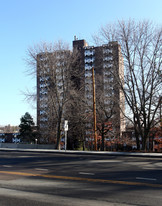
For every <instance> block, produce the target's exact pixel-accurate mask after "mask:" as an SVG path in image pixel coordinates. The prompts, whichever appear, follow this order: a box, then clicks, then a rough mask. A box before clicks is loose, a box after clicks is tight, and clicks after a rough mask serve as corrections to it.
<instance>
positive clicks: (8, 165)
mask: <svg viewBox="0 0 162 206" xmlns="http://www.w3.org/2000/svg"><path fill="white" fill-rule="evenodd" d="M2 166H3V167H12V166H11V165H2Z"/></svg>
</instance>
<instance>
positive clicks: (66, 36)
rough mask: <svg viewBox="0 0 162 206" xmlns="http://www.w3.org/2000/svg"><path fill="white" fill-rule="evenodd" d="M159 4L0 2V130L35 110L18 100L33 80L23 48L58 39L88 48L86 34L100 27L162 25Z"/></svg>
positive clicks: (138, 0) (154, 0)
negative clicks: (142, 22)
mask: <svg viewBox="0 0 162 206" xmlns="http://www.w3.org/2000/svg"><path fill="white" fill-rule="evenodd" d="M161 9H162V1H161V0H132V1H131V0H0V125H8V124H10V125H19V124H20V118H21V116H22V115H24V114H25V112H29V113H30V114H31V115H32V116H33V118H34V120H35V119H36V109H33V107H32V106H31V104H29V103H28V102H26V101H25V100H24V96H23V94H22V93H23V91H26V90H27V89H29V90H33V89H34V87H35V85H36V79H34V78H32V77H31V76H28V75H27V73H26V70H27V69H29V68H28V67H27V65H26V63H25V61H24V59H25V58H26V57H27V56H26V51H27V49H28V47H29V46H32V45H34V44H37V43H40V42H41V41H46V42H54V41H57V40H60V39H62V40H63V41H65V42H67V43H69V45H70V46H71V44H72V41H73V38H74V35H76V36H77V37H78V38H79V39H86V40H87V42H88V43H89V44H90V45H92V44H93V41H92V35H93V34H94V33H95V32H97V31H98V30H99V28H100V27H101V26H102V25H105V24H106V23H110V22H114V21H118V20H120V19H123V20H127V19H129V18H133V19H135V20H137V21H138V20H143V19H148V20H151V21H153V22H155V23H157V24H161V22H162V12H161Z"/></svg>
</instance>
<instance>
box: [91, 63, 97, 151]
mask: <svg viewBox="0 0 162 206" xmlns="http://www.w3.org/2000/svg"><path fill="white" fill-rule="evenodd" d="M92 85H93V124H94V125H93V127H94V150H95V151H97V126H96V94H95V76H94V67H92Z"/></svg>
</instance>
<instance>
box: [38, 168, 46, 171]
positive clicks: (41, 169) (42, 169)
mask: <svg viewBox="0 0 162 206" xmlns="http://www.w3.org/2000/svg"><path fill="white" fill-rule="evenodd" d="M35 170H40V171H48V169H44V168H35Z"/></svg>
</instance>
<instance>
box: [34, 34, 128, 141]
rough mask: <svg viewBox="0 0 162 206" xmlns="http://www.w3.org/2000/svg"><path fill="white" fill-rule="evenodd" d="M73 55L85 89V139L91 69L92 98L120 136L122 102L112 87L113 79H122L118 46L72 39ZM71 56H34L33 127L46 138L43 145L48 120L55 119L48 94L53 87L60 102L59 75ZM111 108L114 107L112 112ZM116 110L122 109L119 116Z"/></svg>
mask: <svg viewBox="0 0 162 206" xmlns="http://www.w3.org/2000/svg"><path fill="white" fill-rule="evenodd" d="M75 51H77V52H78V53H79V61H80V63H79V68H80V70H81V71H82V74H83V76H82V77H80V78H82V80H83V81H84V85H85V86H84V94H83V95H84V97H85V99H86V101H87V107H86V109H85V113H86V114H87V117H88V116H89V120H88V119H87V123H86V131H85V134H86V136H87V137H88V136H91V135H92V132H93V120H92V118H93V117H92V107H93V92H92V67H94V69H95V78H96V96H97V97H101V100H103V101H102V102H100V103H102V105H103V106H104V109H105V111H106V112H107V113H109V112H112V113H113V115H112V116H111V119H110V120H109V121H110V122H112V124H113V125H115V126H114V128H113V129H114V130H115V131H117V133H118V134H121V132H122V131H124V130H125V122H124V116H123V113H124V102H125V100H124V95H123V93H122V92H121V90H120V88H119V86H118V84H117V83H116V80H117V78H119V77H121V78H124V66H123V57H122V54H121V49H120V45H119V44H118V42H109V43H108V44H105V45H102V46H98V47H94V46H88V44H87V42H86V41H85V40H78V39H77V38H76V37H75V39H74V41H73V51H72V52H73V53H74V52H75ZM72 52H71V51H58V52H54V53H40V54H38V55H37V125H38V129H39V131H40V133H41V134H43V136H46V137H47V142H49V139H48V138H49V135H48V131H49V129H50V128H51V125H53V121H54V119H51V116H52V117H54V115H55V112H54V111H53V110H52V108H51V106H50V105H51V104H50V102H51V101H55V97H56V96H55V95H52V98H51V93H52V92H54V90H53V86H54V85H55V87H57V92H58V93H59V98H60V99H57V101H58V102H61V100H62V99H61V97H62V95H64V91H63V81H64V83H65V81H66V79H62V77H61V75H60V74H61V73H60V72H61V71H64V69H66V68H64V66H65V65H66V63H65V62H64V60H65V55H66V58H67V59H68V57H69V58H70V56H71V54H72ZM65 67H66V66H65ZM74 69H75V68H74ZM54 71H55V73H54ZM51 77H52V78H51ZM74 78H75V77H74ZM51 80H52V81H51ZM97 104H98V105H99V100H97V101H96V105H97ZM98 105H97V107H98ZM112 105H113V106H114V107H113V111H112ZM119 108H121V109H122V112H121V110H120V109H119ZM54 135H55V134H53V136H54ZM55 136H56V135H55Z"/></svg>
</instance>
